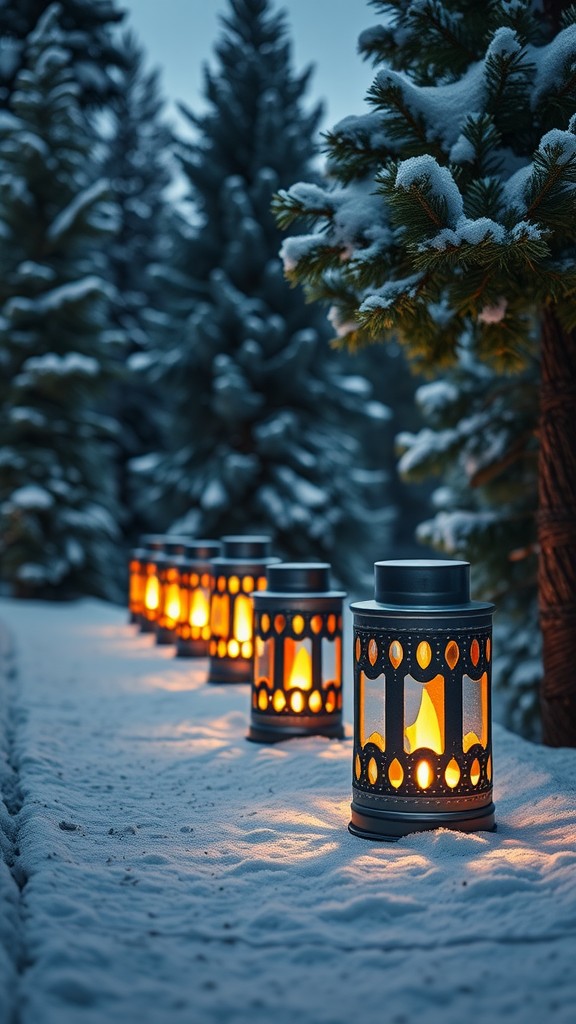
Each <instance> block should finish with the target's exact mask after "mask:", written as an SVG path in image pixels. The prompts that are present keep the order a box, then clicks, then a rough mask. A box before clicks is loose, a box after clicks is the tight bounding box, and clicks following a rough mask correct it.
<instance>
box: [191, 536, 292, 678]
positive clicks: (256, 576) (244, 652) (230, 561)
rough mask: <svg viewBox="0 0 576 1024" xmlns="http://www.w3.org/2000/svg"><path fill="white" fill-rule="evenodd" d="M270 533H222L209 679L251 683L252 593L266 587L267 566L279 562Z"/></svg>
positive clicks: (215, 561)
mask: <svg viewBox="0 0 576 1024" xmlns="http://www.w3.org/2000/svg"><path fill="white" fill-rule="evenodd" d="M278 561H279V559H278V558H273V557H272V555H271V554H270V538H269V537H249V536H246V537H242V536H239V537H222V556H221V557H220V558H215V559H213V561H212V567H213V571H214V587H213V590H212V596H211V600H210V631H211V639H210V670H209V675H208V682H210V683H249V682H251V680H252V666H253V660H254V658H253V654H254V640H253V616H254V606H253V601H252V593H253V591H255V590H265V588H266V567H267V566H268V565H269V564H270V563H271V562H278Z"/></svg>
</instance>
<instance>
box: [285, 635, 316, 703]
mask: <svg viewBox="0 0 576 1024" xmlns="http://www.w3.org/2000/svg"><path fill="white" fill-rule="evenodd" d="M284 678H285V680H286V682H285V684H284V689H286V690H292V689H295V688H298V689H299V690H310V689H311V688H312V656H311V652H310V650H309V649H308V647H307V645H306V643H305V642H302V641H297V640H292V639H291V638H290V637H287V638H286V639H285V641H284Z"/></svg>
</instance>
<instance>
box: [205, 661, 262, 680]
mask: <svg viewBox="0 0 576 1024" xmlns="http://www.w3.org/2000/svg"><path fill="white" fill-rule="evenodd" d="M253 672H254V670H253V665H252V660H251V659H248V658H235V659H234V660H233V661H232V660H228V658H210V670H209V673H208V680H207V681H208V682H209V683H217V684H220V683H251V682H252V676H253Z"/></svg>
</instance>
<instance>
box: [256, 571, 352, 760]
mask: <svg viewBox="0 0 576 1024" xmlns="http://www.w3.org/2000/svg"><path fill="white" fill-rule="evenodd" d="M267 579H268V588H267V590H266V591H264V592H263V593H256V594H254V643H255V661H254V675H253V680H252V709H251V720H250V731H249V733H248V739H250V740H254V741H256V742H258V743H275V742H277V741H278V740H285V739H289V738H290V737H292V736H310V735H320V736H333V737H342V736H343V735H344V730H343V727H342V600H343V598H344V597H345V596H346V595H345V594H344V593H342V592H341V591H335V590H331V589H330V566H329V565H326V564H325V563H309V564H307V563H290V562H285V563H281V564H280V565H271V566H269V568H268V570H267Z"/></svg>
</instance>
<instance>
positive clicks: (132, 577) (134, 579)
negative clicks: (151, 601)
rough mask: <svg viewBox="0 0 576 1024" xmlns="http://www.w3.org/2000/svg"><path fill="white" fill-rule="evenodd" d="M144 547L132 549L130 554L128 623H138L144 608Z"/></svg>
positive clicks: (145, 554)
mask: <svg viewBox="0 0 576 1024" xmlns="http://www.w3.org/2000/svg"><path fill="white" fill-rule="evenodd" d="M147 554H148V552H147V551H146V548H144V547H137V548H134V549H133V550H132V551H131V552H130V561H129V563H128V611H129V616H130V617H129V621H130V623H139V622H140V617H141V615H142V610H143V608H144V590H145V585H146V576H145V572H146V557H147Z"/></svg>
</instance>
